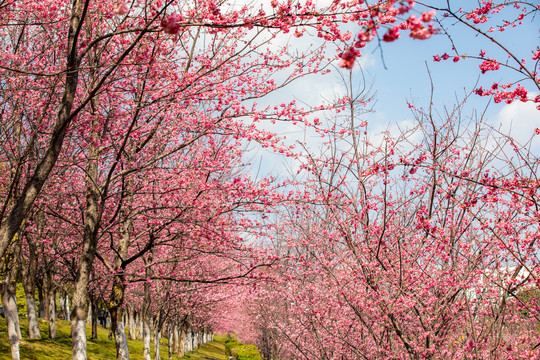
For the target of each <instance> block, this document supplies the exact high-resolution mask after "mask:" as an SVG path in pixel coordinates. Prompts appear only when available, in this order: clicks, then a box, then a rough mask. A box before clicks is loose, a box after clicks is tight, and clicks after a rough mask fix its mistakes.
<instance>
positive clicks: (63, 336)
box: [0, 318, 168, 360]
mask: <svg viewBox="0 0 540 360" xmlns="http://www.w3.org/2000/svg"><path fill="white" fill-rule="evenodd" d="M39 325H40V330H41V336H42V338H41V339H39V340H29V339H27V338H25V337H27V336H28V322H27V320H26V319H25V318H21V332H22V335H23V340H21V348H20V352H21V359H23V360H69V359H71V338H70V337H69V334H70V323H69V322H67V321H62V320H57V321H56V335H57V336H56V339H49V335H48V334H49V331H48V323H47V322H45V321H43V320H40V323H39ZM86 334H87V335H88V337H90V334H91V330H90V328H89V327H87V328H86ZM108 335H109V330H108V329H104V328H102V327H98V339H97V340H88V342H87V351H88V360H109V359H110V360H113V359H116V348H115V346H114V340H109V339H108ZM163 340H165V339H162V343H161V346H160V354H161V358H162V359H168V350H167V344H166V341H163ZM150 346H151V349H152V358H153V357H154V355H153V354H154V344H153V343H152V344H151V345H150ZM128 347H129V356H130V359H132V360H142V359H143V345H142V341H140V340H128ZM4 359H6V360H9V359H11V350H10V347H9V341H8V336H7V330H6V321H5V319H4V318H0V360H4Z"/></svg>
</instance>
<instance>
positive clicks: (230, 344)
mask: <svg viewBox="0 0 540 360" xmlns="http://www.w3.org/2000/svg"><path fill="white" fill-rule="evenodd" d="M241 345H242V343H239V342H238V341H236V339H235V338H228V339H227V340H225V353H226V354H227V355H232V354H233V349H235V348H237V347H239V346H241Z"/></svg>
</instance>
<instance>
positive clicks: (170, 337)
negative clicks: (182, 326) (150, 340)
mask: <svg viewBox="0 0 540 360" xmlns="http://www.w3.org/2000/svg"><path fill="white" fill-rule="evenodd" d="M173 334H174V327H173V325H172V324H170V325H169V333H168V337H167V339H168V340H167V347H168V350H169V360H172V356H173V353H174V350H173V348H174V335H173Z"/></svg>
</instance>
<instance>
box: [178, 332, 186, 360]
mask: <svg viewBox="0 0 540 360" xmlns="http://www.w3.org/2000/svg"><path fill="white" fill-rule="evenodd" d="M185 347H186V328H185V327H184V326H182V327H181V330H180V343H179V344H178V352H177V354H178V356H179V357H182V356H184V353H185V350H186V349H185Z"/></svg>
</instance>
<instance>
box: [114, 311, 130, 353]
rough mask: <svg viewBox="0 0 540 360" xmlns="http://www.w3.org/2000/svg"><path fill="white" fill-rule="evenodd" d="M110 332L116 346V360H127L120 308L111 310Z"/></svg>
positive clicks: (126, 347)
mask: <svg viewBox="0 0 540 360" xmlns="http://www.w3.org/2000/svg"><path fill="white" fill-rule="evenodd" d="M111 330H112V331H113V335H114V343H115V345H116V359H117V360H129V351H128V346H127V337H126V331H125V329H124V323H123V322H122V308H121V307H115V308H113V309H111Z"/></svg>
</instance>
